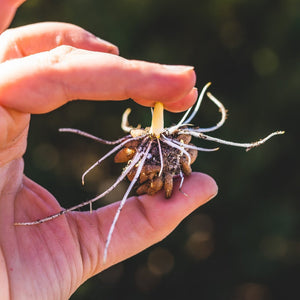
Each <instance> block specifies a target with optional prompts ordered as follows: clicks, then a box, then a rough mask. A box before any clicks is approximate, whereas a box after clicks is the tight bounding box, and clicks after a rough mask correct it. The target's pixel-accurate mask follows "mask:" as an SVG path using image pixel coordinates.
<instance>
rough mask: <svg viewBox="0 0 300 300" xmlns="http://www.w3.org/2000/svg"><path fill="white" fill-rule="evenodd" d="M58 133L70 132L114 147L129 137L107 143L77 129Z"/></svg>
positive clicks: (67, 129)
mask: <svg viewBox="0 0 300 300" xmlns="http://www.w3.org/2000/svg"><path fill="white" fill-rule="evenodd" d="M58 131H59V132H70V133H75V134H78V135H82V136H84V137H87V138H89V139H92V140H95V141H97V142H100V143H102V144H106V145H115V144H119V143H121V142H123V141H124V140H126V139H128V138H129V137H130V135H127V136H124V137H122V138H120V139H118V140H115V141H107V140H104V139H101V138H99V137H97V136H94V135H92V134H89V133H87V132H85V131H82V130H79V129H74V128H59V129H58Z"/></svg>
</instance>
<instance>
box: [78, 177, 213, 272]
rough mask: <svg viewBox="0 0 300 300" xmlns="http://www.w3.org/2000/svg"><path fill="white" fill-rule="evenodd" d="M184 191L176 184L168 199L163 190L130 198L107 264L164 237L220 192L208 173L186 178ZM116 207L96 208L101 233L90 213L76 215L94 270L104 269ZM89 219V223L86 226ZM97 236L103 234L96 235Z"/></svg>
mask: <svg viewBox="0 0 300 300" xmlns="http://www.w3.org/2000/svg"><path fill="white" fill-rule="evenodd" d="M183 191H184V193H186V194H187V196H185V195H184V194H183V193H181V192H180V191H178V184H177V186H175V188H174V194H173V196H172V197H171V198H170V199H165V197H164V195H163V192H161V193H159V194H157V195H156V196H141V197H132V198H130V199H128V201H127V203H126V204H125V206H124V208H123V210H122V211H121V214H120V218H119V220H118V222H117V226H116V228H115V231H114V233H113V235H112V240H111V244H110V247H109V249H108V257H107V265H105V268H106V267H109V266H110V265H113V264H115V263H117V262H119V261H122V260H124V259H126V258H128V257H130V256H132V255H134V254H136V253H138V252H140V251H142V250H144V249H145V248H147V247H149V246H151V245H153V244H154V243H157V242H158V241H160V240H162V239H163V238H164V237H165V236H167V235H168V234H169V233H171V232H172V231H173V230H174V229H175V227H176V226H177V225H178V224H179V223H180V222H181V221H182V220H183V219H184V218H185V217H186V216H187V215H189V214H190V213H191V212H192V211H194V210H195V209H196V208H198V207H199V206H201V205H203V204H204V203H206V202H207V201H209V200H210V199H211V198H212V197H214V196H215V195H216V193H217V186H216V183H215V181H214V180H213V179H212V178H211V177H209V176H208V175H205V174H201V173H193V174H192V175H191V176H189V177H188V178H187V179H186V180H185V182H184V185H183ZM117 208H118V203H115V204H113V205H111V206H108V207H105V208H102V209H100V210H98V211H97V221H98V226H97V227H96V228H97V230H99V228H101V232H98V233H97V232H96V230H94V229H95V225H93V228H94V229H93V230H91V227H92V226H90V225H91V224H92V223H91V222H93V221H94V220H92V221H91V215H88V214H81V215H80V216H79V215H77V216H78V217H77V218H76V222H77V226H78V227H77V228H80V233H79V236H80V237H79V238H80V239H81V240H80V244H81V245H82V251H81V253H83V257H85V255H84V253H89V256H88V258H89V259H92V260H93V261H92V262H91V261H89V262H88V263H89V264H91V265H90V267H91V268H92V269H93V271H95V270H96V272H99V271H100V270H101V269H103V265H102V257H101V256H102V255H103V248H104V244H105V240H106V238H107V233H108V231H109V227H110V225H111V223H112V220H113V217H114V215H115V213H116V210H117ZM86 222H89V223H90V224H89V225H88V226H87V224H86ZM85 227H86V229H84V228H85ZM95 236H98V237H100V238H99V239H95ZM91 241H94V242H91ZM83 263H84V264H85V263H86V262H85V261H84V262H83ZM95 264H96V265H95ZM92 275H93V274H90V276H92Z"/></svg>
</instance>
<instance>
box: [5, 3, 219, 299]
mask: <svg viewBox="0 0 300 300" xmlns="http://www.w3.org/2000/svg"><path fill="white" fill-rule="evenodd" d="M13 2H14V1H12V0H11V1H8V0H6V1H5V0H2V1H1V0H0V3H1V6H2V5H3V9H2V7H1V13H0V28H5V27H6V26H7V25H8V23H9V21H8V20H11V19H12V16H13V14H14V12H15V10H16V7H17V5H18V4H19V3H20V2H22V1H15V2H16V3H15V4H14V3H13ZM1 14H2V15H1ZM4 16H5V17H4ZM1 22H2V23H1ZM62 45H63V46H62ZM117 54H118V49H117V47H115V46H114V45H112V44H110V43H107V42H105V41H103V40H100V39H98V38H96V37H95V36H93V35H92V34H90V33H88V32H86V31H84V30H83V29H81V28H79V27H77V26H74V25H71V24H64V23H40V24H35V25H29V26H24V27H21V28H16V29H9V30H7V31H5V32H4V33H3V34H2V35H1V36H0V79H1V80H0V132H1V135H0V298H1V299H68V298H69V297H70V295H71V294H72V293H73V292H74V291H75V290H76V289H77V288H78V287H79V286H80V285H81V284H82V283H83V282H84V281H85V280H87V279H88V278H90V277H91V276H93V275H95V274H97V273H99V272H101V271H102V270H103V269H105V268H108V267H109V266H111V265H113V264H115V263H117V262H120V261H122V260H124V259H126V258H128V257H130V256H132V255H134V254H136V253H138V252H140V251H142V250H143V249H145V248H147V247H149V246H150V245H152V244H154V243H156V242H158V241H160V240H161V239H163V238H164V237H165V236H166V235H168V234H169V233H170V232H171V231H172V230H173V229H174V228H175V227H176V226H177V225H178V224H179V223H180V222H181V220H182V219H183V218H184V217H186V216H187V215H188V214H190V213H191V212H192V211H193V210H195V209H196V208H197V207H199V206H200V205H202V204H203V203H205V202H207V201H208V200H209V199H210V198H212V197H213V196H214V195H215V194H216V193H217V187H216V184H215V182H214V181H213V180H212V179H211V178H210V177H208V176H207V175H204V174H200V173H194V174H192V175H191V176H189V178H187V179H186V180H185V182H184V190H187V191H188V194H189V197H183V196H182V193H180V192H178V191H177V189H176V187H175V188H174V195H173V196H172V198H171V199H169V200H167V201H166V200H165V198H164V196H163V193H158V194H157V195H156V196H152V197H150V196H147V195H146V196H140V197H132V198H130V199H128V202H127V203H126V206H125V208H124V210H123V211H122V213H121V216H120V219H119V220H118V223H117V228H116V230H115V232H114V235H113V238H112V241H111V245H110V250H109V253H108V257H107V261H106V264H105V265H103V264H102V254H103V247H104V244H105V240H106V236H107V233H108V230H109V227H110V225H111V222H112V219H113V217H114V214H115V211H116V209H117V207H118V203H114V204H112V205H109V206H107V207H104V208H101V209H99V210H97V211H96V212H94V213H93V214H90V213H89V212H88V213H86V212H70V213H67V214H66V215H63V216H61V217H59V218H57V219H55V220H53V221H49V222H46V223H43V224H40V225H36V226H30V227H28V226H14V222H18V221H32V220H36V219H38V218H42V217H45V216H48V215H50V214H52V213H56V212H58V211H60V210H61V207H60V206H59V204H58V202H57V201H56V200H55V198H54V196H52V195H51V194H50V193H49V192H48V191H46V190H45V189H44V188H42V187H41V186H39V185H38V184H37V183H35V182H33V181H31V180H30V179H28V178H27V177H26V176H25V175H24V174H23V160H22V155H23V154H24V151H25V148H26V140H27V132H28V126H29V119H30V114H31V113H45V112H49V111H51V110H54V109H56V108H57V107H59V106H61V105H63V104H65V103H66V102H68V101H70V100H73V99H90V100H104V99H105V100H106V99H112V100H121V99H126V98H129V97H130V98H133V99H134V100H135V101H136V102H138V103H140V104H142V105H146V106H152V105H153V103H154V102H155V101H158V100H159V101H162V102H163V103H164V105H165V107H166V108H167V109H169V110H171V111H181V110H184V109H187V108H188V107H189V106H190V105H191V104H192V103H193V102H194V101H195V99H196V96H197V92H196V90H195V89H194V88H193V87H194V84H195V74H194V71H193V70H192V68H189V67H179V66H178V67H167V66H163V65H159V64H152V63H146V62H142V61H129V60H126V59H124V58H121V57H119V56H117ZM116 105H117V104H116ZM183 198H184V199H183ZM79 201H80V199H79ZM124 236H125V237H126V238H124Z"/></svg>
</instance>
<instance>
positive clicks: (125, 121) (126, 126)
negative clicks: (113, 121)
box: [121, 108, 133, 132]
mask: <svg viewBox="0 0 300 300" xmlns="http://www.w3.org/2000/svg"><path fill="white" fill-rule="evenodd" d="M130 113H131V109H130V108H127V109H126V110H125V111H124V113H123V116H122V122H121V128H122V129H123V130H124V131H125V132H130V131H131V130H132V129H133V127H132V126H129V122H128V116H129V114H130Z"/></svg>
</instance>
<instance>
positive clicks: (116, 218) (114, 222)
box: [103, 141, 152, 264]
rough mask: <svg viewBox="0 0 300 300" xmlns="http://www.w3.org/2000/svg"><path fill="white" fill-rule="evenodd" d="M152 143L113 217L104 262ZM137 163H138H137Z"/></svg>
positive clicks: (139, 163) (143, 154)
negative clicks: (120, 217)
mask: <svg viewBox="0 0 300 300" xmlns="http://www.w3.org/2000/svg"><path fill="white" fill-rule="evenodd" d="M151 144H152V141H150V143H149V145H148V147H147V150H146V151H145V152H143V153H141V154H140V156H139V158H140V157H141V156H142V158H141V160H140V161H139V162H137V163H138V168H137V171H136V173H135V176H134V178H133V179H132V181H131V182H130V185H129V187H128V189H127V191H126V193H125V194H124V196H123V198H122V200H121V202H120V205H119V207H118V210H117V212H116V214H115V216H114V219H113V222H112V224H111V226H110V229H109V232H108V235H107V239H106V243H105V247H104V254H103V264H105V263H106V259H107V252H108V247H109V245H110V242H111V237H112V234H113V232H114V230H115V226H116V223H117V221H118V219H119V216H120V213H121V210H122V208H123V206H124V205H125V203H126V201H127V197H128V195H129V193H130V191H131V190H132V188H133V186H134V185H135V183H136V181H137V179H138V178H139V176H140V174H141V171H142V168H143V166H144V163H145V160H146V158H147V155H148V153H149V151H150V148H151ZM135 164H136V163H135Z"/></svg>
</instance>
